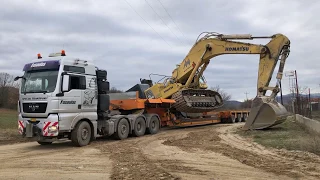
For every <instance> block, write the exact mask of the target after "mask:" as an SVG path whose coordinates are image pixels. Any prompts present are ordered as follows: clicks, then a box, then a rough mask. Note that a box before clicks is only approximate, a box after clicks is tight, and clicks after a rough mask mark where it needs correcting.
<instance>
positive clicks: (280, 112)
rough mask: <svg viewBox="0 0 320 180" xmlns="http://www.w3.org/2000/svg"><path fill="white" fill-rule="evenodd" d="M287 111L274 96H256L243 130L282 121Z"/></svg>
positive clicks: (286, 115)
mask: <svg viewBox="0 0 320 180" xmlns="http://www.w3.org/2000/svg"><path fill="white" fill-rule="evenodd" d="M288 115H289V113H288V111H287V110H286V108H285V107H284V106H283V105H281V104H280V103H278V102H277V101H276V100H274V98H270V97H266V96H263V97H256V98H255V99H254V100H253V102H252V107H251V110H250V114H249V116H248V119H247V121H246V124H245V125H244V127H243V130H252V129H265V128H269V127H272V126H275V125H277V124H280V123H283V122H284V121H285V120H286V119H287V117H288Z"/></svg>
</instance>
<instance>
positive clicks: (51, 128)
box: [18, 114, 59, 137]
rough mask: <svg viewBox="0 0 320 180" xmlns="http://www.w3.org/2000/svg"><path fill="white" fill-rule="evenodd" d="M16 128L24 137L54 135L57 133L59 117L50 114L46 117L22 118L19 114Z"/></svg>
mask: <svg viewBox="0 0 320 180" xmlns="http://www.w3.org/2000/svg"><path fill="white" fill-rule="evenodd" d="M18 130H19V133H20V134H22V135H24V136H26V137H34V136H38V137H56V136H58V135H59V117H58V115H57V114H50V115H49V116H48V117H47V118H23V117H22V115H21V114H19V118H18Z"/></svg>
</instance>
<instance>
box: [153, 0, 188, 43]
mask: <svg viewBox="0 0 320 180" xmlns="http://www.w3.org/2000/svg"><path fill="white" fill-rule="evenodd" d="M157 1H158V2H159V3H160V4H161V6H162V7H163V9H164V10H165V11H166V12H167V14H168V15H169V17H170V19H171V20H172V22H173V23H174V25H175V26H176V27H177V29H178V30H179V31H180V33H181V34H182V36H183V37H185V35H184V34H183V32H182V31H181V29H180V28H179V26H178V25H177V24H176V22H175V21H174V20H173V18H172V17H171V15H170V13H169V12H168V11H167V9H166V8H165V7H164V5H163V4H162V2H161V1H160V0H157Z"/></svg>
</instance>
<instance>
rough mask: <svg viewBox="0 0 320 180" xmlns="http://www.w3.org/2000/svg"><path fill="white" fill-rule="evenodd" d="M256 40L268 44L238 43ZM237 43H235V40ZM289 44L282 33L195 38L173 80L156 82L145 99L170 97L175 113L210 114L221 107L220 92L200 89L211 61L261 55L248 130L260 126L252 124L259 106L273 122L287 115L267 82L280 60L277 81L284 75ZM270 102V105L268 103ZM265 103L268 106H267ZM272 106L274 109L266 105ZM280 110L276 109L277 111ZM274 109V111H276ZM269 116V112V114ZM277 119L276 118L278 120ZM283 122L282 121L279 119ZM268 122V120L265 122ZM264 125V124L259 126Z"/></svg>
mask: <svg viewBox="0 0 320 180" xmlns="http://www.w3.org/2000/svg"><path fill="white" fill-rule="evenodd" d="M258 38H270V39H271V40H270V42H269V43H268V44H266V45H259V44H251V43H246V42H239V40H253V39H258ZM234 40H236V41H234ZM289 49H290V41H289V39H288V38H287V37H286V36H284V35H282V34H275V35H273V36H268V37H252V36H251V35H223V34H217V33H207V34H206V35H205V36H204V37H202V38H201V39H198V40H197V41H196V43H195V44H194V45H193V47H192V48H191V49H190V51H189V53H188V54H187V56H186V57H185V58H184V60H183V61H182V62H181V63H180V64H179V65H177V67H176V69H174V70H173V72H172V77H170V78H168V79H166V80H165V82H163V83H157V84H155V85H153V86H151V87H150V88H149V89H147V90H146V91H145V93H146V96H147V97H148V98H171V99H174V100H176V101H177V103H176V104H175V106H174V107H175V108H176V109H177V110H178V111H181V112H186V113H199V112H207V111H211V110H213V109H215V108H217V107H219V106H221V105H222V103H223V102H222V98H221V96H220V94H219V93H217V92H214V91H212V90H203V87H206V86H204V85H203V84H202V83H201V82H200V79H202V77H203V72H204V71H205V70H206V68H207V67H208V65H209V63H210V60H211V59H212V58H214V57H216V56H219V55H225V54H257V55H260V59H259V69H258V81H257V97H256V98H255V100H254V102H253V108H252V109H254V107H256V108H257V107H259V108H258V110H256V111H255V112H253V111H252V112H251V113H250V114H252V115H250V116H251V118H250V116H249V117H248V119H249V120H248V121H249V122H250V123H247V124H250V125H248V126H246V127H247V129H248V128H252V127H253V124H255V125H256V124H259V123H256V122H255V121H256V120H257V118H258V117H259V114H261V113H262V114H263V112H266V111H261V108H262V105H265V106H267V107H265V108H264V109H268V112H271V114H272V112H274V114H275V115H274V116H275V119H276V117H279V114H281V117H284V116H282V115H283V114H286V113H285V112H287V111H286V110H285V108H284V107H283V106H282V105H280V104H278V103H277V102H275V100H274V99H275V97H276V95H277V93H278V92H279V87H278V84H276V85H275V86H274V87H270V86H269V83H270V81H271V78H272V74H273V72H274V69H275V67H276V65H277V63H278V61H280V65H279V69H278V73H277V77H276V78H277V80H278V81H280V80H281V78H282V74H283V68H284V64H285V61H286V58H287V57H288V55H289V51H290V50H289ZM267 91H271V92H272V93H271V95H270V96H268V97H267V96H266V92H267ZM268 103H269V104H268ZM266 104H267V105H266ZM270 104H273V105H274V106H272V107H271V106H269V105H270ZM263 107H264V106H263ZM270 107H271V110H270ZM277 107H279V108H277ZM275 108H277V109H275ZM269 114H270V113H269ZM278 119H279V118H278ZM280 119H282V120H283V119H284V118H280ZM265 121H268V120H265ZM262 124H264V125H262ZM262 124H261V123H260V125H259V127H258V126H256V127H253V128H255V129H259V128H261V127H262V126H263V128H265V127H270V126H271V125H274V124H275V123H270V122H267V123H262Z"/></svg>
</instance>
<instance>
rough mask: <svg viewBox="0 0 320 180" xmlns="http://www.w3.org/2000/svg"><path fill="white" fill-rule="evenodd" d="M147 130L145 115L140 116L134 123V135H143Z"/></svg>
mask: <svg viewBox="0 0 320 180" xmlns="http://www.w3.org/2000/svg"><path fill="white" fill-rule="evenodd" d="M145 132H146V121H145V120H144V118H143V117H141V116H140V117H138V118H137V119H136V121H135V123H134V127H133V135H134V136H136V137H139V136H143V135H144V133H145Z"/></svg>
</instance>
